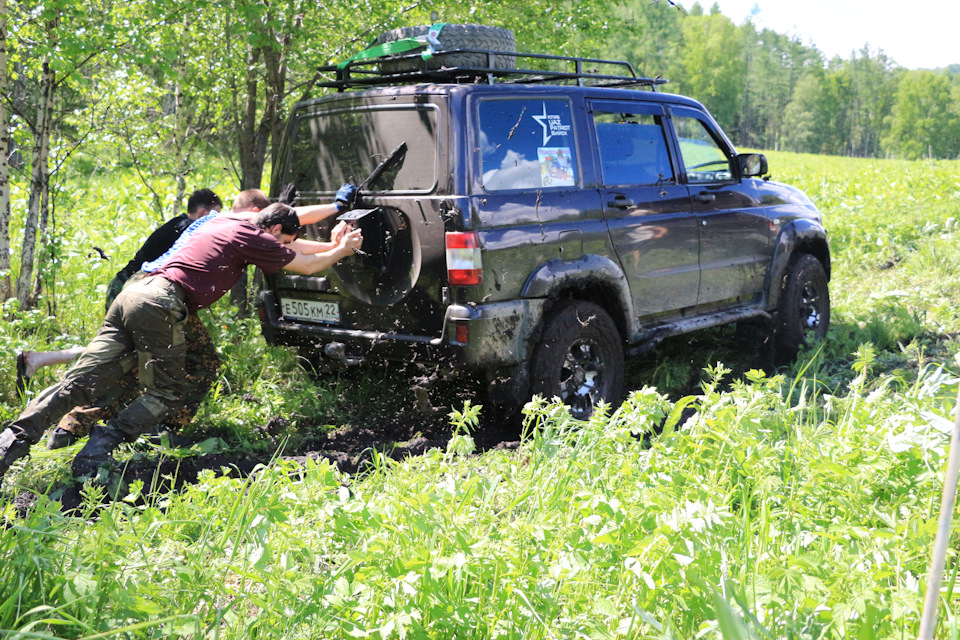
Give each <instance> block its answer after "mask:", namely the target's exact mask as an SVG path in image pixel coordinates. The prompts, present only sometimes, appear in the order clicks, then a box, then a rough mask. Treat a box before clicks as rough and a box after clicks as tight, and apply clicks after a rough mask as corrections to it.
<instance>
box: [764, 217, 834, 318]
mask: <svg viewBox="0 0 960 640" xmlns="http://www.w3.org/2000/svg"><path fill="white" fill-rule="evenodd" d="M775 244H776V246H775V248H774V252H773V260H772V262H771V266H770V270H769V272H768V273H767V281H766V284H765V287H764V290H765V292H766V298H767V303H766V308H767V310H768V311H773V310H775V309H776V308H777V306H778V305H779V304H780V291H781V283H782V282H783V277H784V275H785V274H786V273H787V268H788V267H789V265H790V261H791V260H793V259H794V256H797V255H799V254H809V255H812V256H813V257H814V258H816V259H817V260H819V261H820V264H822V265H823V269H824V271H825V272H826V274H827V281H828V282H829V281H830V272H831V263H830V244H829V242H828V241H827V233H826V231H824V229H823V227H821V226H820V225H819V224H817V223H815V222H813V221H810V220H794V221H792V222H790V223H788V224H786V225H784V226H783V228H782V229H781V230H780V235H779V236H777V240H776V243H775Z"/></svg>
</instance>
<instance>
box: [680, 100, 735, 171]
mask: <svg viewBox="0 0 960 640" xmlns="http://www.w3.org/2000/svg"><path fill="white" fill-rule="evenodd" d="M673 124H674V126H675V127H676V129H677V138H678V140H679V142H680V156H681V157H682V159H683V167H684V169H685V170H686V172H687V182H689V183H699V182H722V181H725V180H731V179H732V178H733V171H732V170H731V168H730V158H728V157H727V154H726V153H724V152H723V149H722V148H721V147H720V145H718V144H717V142H716V140H714V139H713V136H712V135H710V131H709V130H708V129H707V126H706V125H705V124H704V123H703V122H701V121H700V120H697V119H696V118H688V117H685V116H674V117H673Z"/></svg>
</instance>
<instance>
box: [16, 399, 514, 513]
mask: <svg viewBox="0 0 960 640" xmlns="http://www.w3.org/2000/svg"><path fill="white" fill-rule="evenodd" d="M276 423H281V424H282V423H283V419H282V418H275V419H273V420H271V421H270V423H268V424H267V425H264V427H263V428H262V430H263V431H270V430H271V427H272V425H273V424H276ZM450 436H451V426H450V423H449V420H448V418H447V417H446V416H439V417H436V418H424V417H423V416H420V415H414V416H409V417H393V418H390V419H386V420H383V421H382V422H379V423H376V424H374V423H371V424H369V425H367V426H362V427H353V428H341V429H337V430H335V431H331V432H329V433H327V434H325V435H323V436H321V437H319V438H317V439H315V440H313V441H310V442H307V443H306V444H305V445H304V446H303V447H302V450H300V451H293V452H286V451H285V452H282V453H281V457H282V458H283V459H285V460H293V461H296V462H300V463H302V464H305V463H306V460H307V459H308V458H309V459H313V460H320V459H327V460H329V461H330V462H331V463H333V464H335V465H336V466H337V468H338V469H339V470H340V471H342V472H344V473H348V474H351V475H354V474H357V473H359V472H362V471H363V468H364V466H365V465H366V464H367V463H368V462H369V461H370V459H371V457H372V452H373V451H375V450H376V451H380V452H381V453H383V454H384V455H387V456H389V457H391V458H393V459H395V460H401V459H403V458H406V457H409V456H416V455H422V454H424V453H425V452H427V451H429V450H430V449H432V448H444V447H445V446H446V444H447V442H448V441H449V440H450ZM518 437H519V430H518V427H517V426H516V425H513V426H507V427H504V426H503V425H485V426H484V427H483V428H481V429H480V430H479V431H478V432H477V433H476V434H474V440H475V441H476V444H477V449H478V451H481V452H482V451H486V450H489V449H494V448H515V447H516V446H517V445H518V444H519V443H518ZM174 444H176V445H179V446H189V445H190V444H192V443H191V442H190V441H187V440H184V439H179V438H174ZM275 457H276V454H260V455H255V454H244V453H243V452H238V453H216V454H210V455H198V456H190V457H187V458H181V459H171V458H164V459H162V460H160V461H159V462H158V461H157V460H141V461H137V462H132V463H130V464H128V465H127V466H126V467H125V469H124V474H123V480H124V482H127V483H129V482H132V481H135V480H142V481H143V483H144V486H145V487H150V486H154V487H157V488H156V489H155V491H156V492H158V493H163V492H165V491H168V490H169V489H170V488H171V482H170V479H171V478H172V479H173V487H172V488H174V489H180V488H182V487H183V486H184V485H188V484H191V483H194V482H196V481H197V477H198V476H199V474H200V473H201V472H202V471H206V470H212V471H214V472H215V473H218V474H220V473H225V474H229V475H232V476H236V477H247V476H249V475H250V474H251V473H253V471H254V469H255V468H256V467H257V465H260V464H269V463H270V462H271V460H273V459H274V458H275ZM35 501H36V495H35V494H33V493H32V492H29V491H24V492H21V493H20V494H19V495H18V496H17V498H16V500H15V504H16V507H17V509H18V510H19V511H21V512H25V511H28V510H29V509H30V508H31V507H32V506H33V504H34V503H35ZM60 502H61V503H62V505H63V510H64V511H67V512H69V511H73V510H75V509H77V508H78V507H80V506H81V505H82V504H83V496H81V494H80V487H79V486H73V487H69V488H67V489H66V490H64V492H63V494H62V496H61V497H60Z"/></svg>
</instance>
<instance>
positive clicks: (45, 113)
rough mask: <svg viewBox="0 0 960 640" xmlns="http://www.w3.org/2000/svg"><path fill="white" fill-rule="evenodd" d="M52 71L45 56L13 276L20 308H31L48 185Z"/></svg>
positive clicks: (51, 118)
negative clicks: (24, 213) (20, 242)
mask: <svg viewBox="0 0 960 640" xmlns="http://www.w3.org/2000/svg"><path fill="white" fill-rule="evenodd" d="M54 80H55V77H54V72H53V70H52V69H51V68H50V61H49V59H45V60H44V61H43V71H42V74H41V77H40V104H39V107H38V109H37V122H36V125H35V130H34V132H33V135H34V143H33V169H32V170H31V174H30V200H29V204H28V206H27V219H26V222H25V223H24V229H23V248H22V250H21V255H20V276H19V277H18V278H17V299H18V300H19V301H20V307H21V308H22V309H29V308H30V307H31V302H32V301H31V298H32V295H31V294H32V293H33V292H32V290H31V287H30V284H31V281H32V280H33V269H34V258H35V254H36V245H37V227H38V225H39V222H40V210H41V208H42V207H43V206H44V202H45V192H46V190H47V184H48V173H47V159H48V157H49V154H50V129H51V123H52V122H53V88H54Z"/></svg>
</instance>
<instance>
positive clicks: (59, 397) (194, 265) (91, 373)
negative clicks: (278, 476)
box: [0, 203, 363, 480]
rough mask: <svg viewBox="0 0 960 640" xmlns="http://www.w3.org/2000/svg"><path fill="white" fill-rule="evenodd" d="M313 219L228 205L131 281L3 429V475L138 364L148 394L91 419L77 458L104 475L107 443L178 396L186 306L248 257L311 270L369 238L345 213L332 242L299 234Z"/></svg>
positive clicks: (227, 282) (84, 472)
mask: <svg viewBox="0 0 960 640" xmlns="http://www.w3.org/2000/svg"><path fill="white" fill-rule="evenodd" d="M325 206H332V205H325ZM316 215H321V214H316ZM310 221H313V218H311V217H310V216H309V215H302V216H300V217H298V216H297V212H296V211H295V210H294V209H293V207H290V206H288V205H285V204H280V203H276V204H272V205H270V206H269V207H267V208H266V209H264V210H263V211H261V212H259V213H257V214H255V215H254V216H252V217H249V216H247V217H245V216H242V215H222V216H220V217H219V218H217V219H216V220H212V221H211V222H210V223H209V224H207V225H205V226H204V228H203V229H201V230H200V231H198V232H197V233H196V234H195V235H194V236H193V237H191V238H190V240H189V241H188V242H187V244H185V245H184V246H183V248H181V249H180V250H179V251H178V252H177V253H176V254H175V255H174V257H173V258H171V259H170V261H169V262H167V263H166V264H165V265H164V266H163V267H162V268H161V269H159V270H157V271H155V272H154V273H153V274H152V275H150V276H148V277H146V278H143V279H142V280H140V281H138V282H135V283H133V284H130V285H128V286H127V287H126V288H125V289H124V290H123V291H122V292H121V293H120V295H119V296H117V299H116V300H115V301H114V303H113V305H111V307H110V310H109V311H108V312H107V316H106V318H104V322H103V326H102V327H101V328H100V331H99V333H98V334H97V335H96V337H95V338H94V339H93V341H92V342H91V343H90V344H89V345H88V346H87V349H86V351H84V353H83V355H81V356H80V358H79V359H78V360H77V362H76V363H75V364H74V366H73V367H71V368H70V370H69V371H67V373H66V374H65V375H64V377H63V379H62V380H61V381H60V382H59V383H57V384H55V385H53V386H52V387H48V388H47V389H45V390H44V391H42V392H41V393H40V394H39V395H38V396H37V398H36V399H34V400H33V401H32V402H31V403H30V404H29V405H27V407H26V409H24V411H23V413H21V414H20V416H19V417H18V418H17V419H16V420H14V421H13V422H12V423H11V424H10V426H9V427H7V428H6V429H4V430H3V432H2V433H0V453H2V454H3V455H2V458H0V478H2V476H3V474H4V473H5V472H6V470H7V468H9V466H10V464H12V463H13V462H14V461H15V460H17V459H19V458H21V457H23V456H25V455H27V453H29V450H30V444H31V443H35V442H37V441H38V440H39V439H40V436H41V435H42V434H43V431H44V429H46V427H47V426H48V425H50V424H52V423H54V422H56V421H57V420H58V419H59V418H60V417H61V416H62V415H63V414H64V413H66V412H67V411H69V410H70V409H71V408H73V407H75V406H78V405H84V404H89V403H90V402H91V400H92V399H93V398H96V397H98V396H99V395H100V394H101V393H102V392H103V391H104V390H105V389H107V388H108V387H109V386H110V385H111V384H112V383H113V382H114V381H115V380H116V379H117V378H118V377H119V376H120V375H123V374H124V373H126V372H127V371H129V370H130V369H131V368H132V367H133V366H136V365H139V377H140V386H141V387H142V388H143V394H142V395H141V396H140V397H139V398H137V399H136V400H134V401H133V402H131V403H130V404H129V405H127V406H126V407H125V408H124V409H123V410H121V411H120V412H119V413H118V414H117V415H116V416H115V417H114V418H113V419H111V420H110V421H108V422H107V424H106V426H102V427H101V426H98V427H95V428H94V430H93V431H92V432H91V434H90V438H89V439H88V440H87V444H86V445H85V446H84V448H83V449H82V450H81V451H80V453H78V454H77V456H76V458H74V461H73V475H74V477H77V478H97V477H99V476H98V467H100V466H103V465H106V466H110V465H112V464H113V458H112V457H111V452H112V451H113V450H114V449H115V448H116V447H117V446H118V445H119V444H120V443H121V442H123V441H133V440H135V439H136V438H137V437H138V436H139V435H140V434H142V433H148V432H151V431H154V430H156V428H157V425H158V424H159V423H160V420H161V419H162V418H163V416H164V415H165V414H166V413H167V411H169V409H170V408H171V406H174V405H175V404H176V402H177V400H178V398H179V396H180V386H181V381H182V380H183V378H184V375H185V374H184V370H183V366H184V356H185V353H186V345H185V342H184V338H183V328H184V324H185V322H186V318H187V314H188V313H190V312H194V311H197V310H199V309H203V308H205V307H208V306H210V305H211V304H213V303H214V302H216V301H217V300H218V299H219V298H220V297H221V296H223V294H224V293H226V292H227V291H229V290H230V288H231V287H232V286H233V284H234V283H235V282H236V281H237V280H238V279H239V277H240V274H241V273H242V272H243V270H244V269H245V268H246V266H247V265H250V264H252V265H256V266H258V267H260V268H261V269H262V270H263V271H264V272H266V273H275V272H277V271H279V270H280V269H288V270H290V271H294V272H296V273H302V274H305V275H309V274H313V273H316V272H318V271H322V270H324V269H326V268H328V267H330V266H332V265H333V264H334V263H336V262H337V261H339V260H341V259H343V258H345V257H346V256H349V255H352V254H353V252H354V250H355V249H359V248H360V246H361V244H362V243H363V237H362V236H361V235H360V231H359V230H358V229H357V230H352V231H351V230H348V229H347V228H346V227H345V226H344V225H343V224H342V223H341V224H340V225H338V226H337V227H336V228H335V229H334V232H333V234H332V240H331V242H314V241H309V240H298V239H297V234H298V233H299V231H300V223H301V222H304V223H308V222H310ZM291 247H293V248H291ZM294 249H296V250H294ZM103 479H105V478H101V480H103Z"/></svg>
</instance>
